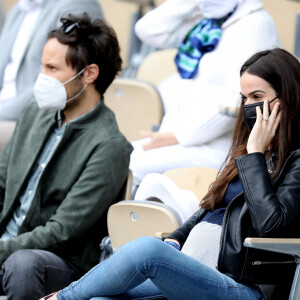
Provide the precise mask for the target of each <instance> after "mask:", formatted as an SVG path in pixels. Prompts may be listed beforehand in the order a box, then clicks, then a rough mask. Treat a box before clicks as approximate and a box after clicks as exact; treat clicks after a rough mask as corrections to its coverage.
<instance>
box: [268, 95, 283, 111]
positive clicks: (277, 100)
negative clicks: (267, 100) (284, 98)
mask: <svg viewBox="0 0 300 300" xmlns="http://www.w3.org/2000/svg"><path fill="white" fill-rule="evenodd" d="M277 102H279V103H280V106H281V101H280V99H279V98H277V99H276V100H275V101H273V102H272V103H271V104H270V110H271V111H272V110H273V108H274V106H275V104H276V103H277ZM280 106H279V110H280Z"/></svg>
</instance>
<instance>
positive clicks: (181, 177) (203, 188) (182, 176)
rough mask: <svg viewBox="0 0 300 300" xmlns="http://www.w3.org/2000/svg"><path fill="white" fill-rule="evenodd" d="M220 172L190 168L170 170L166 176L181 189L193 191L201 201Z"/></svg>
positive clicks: (210, 169)
mask: <svg viewBox="0 0 300 300" xmlns="http://www.w3.org/2000/svg"><path fill="white" fill-rule="evenodd" d="M218 172H219V171H218V170H217V169H213V168H203V167H189V168H178V169H172V170H168V171H166V172H164V175H166V176H167V177H169V178H170V179H171V180H172V181H174V182H175V183H176V185H177V186H178V187H179V188H181V189H185V190H190V191H192V192H193V193H194V194H195V195H196V196H197V198H198V199H199V201H201V200H202V199H203V197H204V196H205V195H206V194H207V192H208V189H209V186H210V185H211V183H212V182H213V181H214V180H215V179H216V177H217V175H218Z"/></svg>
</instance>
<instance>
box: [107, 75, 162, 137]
mask: <svg viewBox="0 0 300 300" xmlns="http://www.w3.org/2000/svg"><path fill="white" fill-rule="evenodd" d="M105 103H106V105H107V106H108V107H109V108H111V109H112V110H113V111H114V113H115V115H116V119H117V123H118V125H119V128H120V131H121V132H122V133H123V134H124V135H125V137H126V138H127V139H128V140H129V141H134V140H138V139H140V138H141V135H140V131H141V130H148V131H152V128H153V126H157V125H158V124H160V123H161V119H162V117H163V105H162V102H161V98H160V95H159V93H158V91H157V89H156V88H155V87H154V86H153V85H151V84H150V83H147V82H144V81H140V80H136V79H122V78H119V79H116V80H114V82H113V83H112V84H111V85H110V87H109V88H108V89H107V91H106V93H105Z"/></svg>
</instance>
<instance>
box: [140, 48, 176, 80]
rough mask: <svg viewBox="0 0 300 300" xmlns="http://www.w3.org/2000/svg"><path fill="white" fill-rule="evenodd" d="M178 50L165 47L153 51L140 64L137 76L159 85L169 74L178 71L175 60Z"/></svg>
mask: <svg viewBox="0 0 300 300" xmlns="http://www.w3.org/2000/svg"><path fill="white" fill-rule="evenodd" d="M177 51H178V50H177V49H165V50H156V51H154V52H151V53H150V54H148V55H147V56H146V57H145V58H144V59H143V61H142V63H141V64H140V66H139V68H138V70H137V74H136V78H137V79H142V80H145V81H149V82H151V83H153V84H154V85H156V86H157V85H158V84H160V83H161V82H162V81H163V80H164V79H165V78H166V77H168V76H169V75H171V74H175V73H177V69H176V65H175V62H174V58H175V56H176V53H177Z"/></svg>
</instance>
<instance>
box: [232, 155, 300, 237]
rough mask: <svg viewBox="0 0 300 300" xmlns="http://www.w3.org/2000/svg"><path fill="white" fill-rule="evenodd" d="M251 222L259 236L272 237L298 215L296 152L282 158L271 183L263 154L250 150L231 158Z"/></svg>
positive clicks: (299, 173) (299, 189) (299, 157)
mask: <svg viewBox="0 0 300 300" xmlns="http://www.w3.org/2000/svg"><path fill="white" fill-rule="evenodd" d="M235 163H236V166H237V169H238V173H239V177H240V180H241V183H242V186H243V190H244V194H245V201H246V203H247V205H248V208H249V211H250V216H251V220H252V225H253V227H254V229H255V230H256V232H257V233H258V235H259V236H272V235H273V234H276V232H277V233H278V232H280V231H281V230H284V229H285V228H286V227H288V226H289V225H290V224H291V223H292V222H294V221H295V220H296V218H298V217H299V216H300V205H299V195H300V151H299V150H298V151H296V152H295V153H294V155H292V156H290V157H289V159H288V160H287V161H286V163H285V165H284V167H283V169H282V171H281V173H280V174H279V176H278V177H277V178H276V179H275V180H274V181H273V182H271V180H270V176H269V173H268V170H267V165H266V161H265V156H264V155H263V154H262V153H251V154H247V155H244V156H241V157H239V158H237V159H236V160H235Z"/></svg>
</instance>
